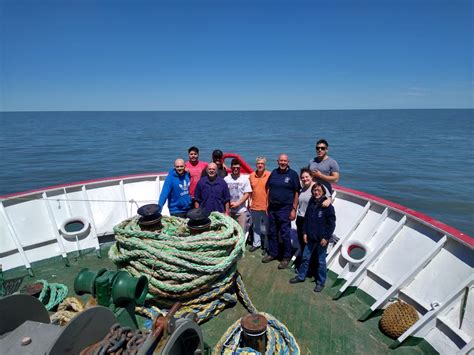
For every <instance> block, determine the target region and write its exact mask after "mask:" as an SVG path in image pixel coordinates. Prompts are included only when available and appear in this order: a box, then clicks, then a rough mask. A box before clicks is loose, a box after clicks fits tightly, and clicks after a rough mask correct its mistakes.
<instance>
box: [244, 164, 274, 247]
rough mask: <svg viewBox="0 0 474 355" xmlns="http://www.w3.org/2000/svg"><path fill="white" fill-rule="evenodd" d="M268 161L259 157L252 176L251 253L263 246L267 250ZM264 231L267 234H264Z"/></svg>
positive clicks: (250, 178)
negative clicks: (266, 168) (266, 166)
mask: <svg viewBox="0 0 474 355" xmlns="http://www.w3.org/2000/svg"><path fill="white" fill-rule="evenodd" d="M266 162H267V159H266V158H265V157H261V156H259V157H257V159H256V170H255V171H254V172H253V173H251V174H250V176H249V180H250V186H251V187H252V193H251V194H250V215H251V216H252V228H253V243H252V246H251V247H250V249H249V250H250V252H254V251H255V250H257V249H259V248H260V247H261V246H262V237H263V247H264V249H265V248H267V238H266V236H267V231H268V216H267V203H268V201H267V190H266V187H265V186H266V184H267V180H268V177H269V176H270V172H269V171H267V170H265V164H266ZM263 229H264V230H265V233H264V234H263Z"/></svg>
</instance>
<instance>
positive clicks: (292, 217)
mask: <svg viewBox="0 0 474 355" xmlns="http://www.w3.org/2000/svg"><path fill="white" fill-rule="evenodd" d="M299 195H300V194H299V193H298V192H295V197H294V198H293V207H292V208H291V213H290V221H294V220H295V219H296V210H297V209H298V196H299Z"/></svg>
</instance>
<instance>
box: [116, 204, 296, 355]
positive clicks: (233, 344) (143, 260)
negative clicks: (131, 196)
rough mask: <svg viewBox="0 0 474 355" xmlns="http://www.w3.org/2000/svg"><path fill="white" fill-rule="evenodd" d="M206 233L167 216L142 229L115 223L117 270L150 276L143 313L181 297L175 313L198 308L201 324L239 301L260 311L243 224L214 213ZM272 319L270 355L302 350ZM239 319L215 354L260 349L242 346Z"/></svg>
mask: <svg viewBox="0 0 474 355" xmlns="http://www.w3.org/2000/svg"><path fill="white" fill-rule="evenodd" d="M210 219H211V227H210V230H209V231H207V232H203V233H201V234H197V235H191V233H190V232H189V229H188V228H187V226H186V220H184V219H181V218H177V217H166V216H163V218H162V220H161V223H162V224H163V228H162V230H160V231H158V232H150V231H142V230H141V228H140V226H139V224H138V220H139V217H138V216H136V217H133V218H130V219H127V220H125V221H123V222H122V223H120V224H118V225H117V226H115V227H114V232H115V238H116V241H117V242H116V243H115V244H114V245H113V246H112V247H111V249H110V251H109V258H110V259H111V260H112V261H113V262H114V263H115V264H116V265H117V267H118V268H121V269H125V270H127V271H128V272H129V273H130V274H131V275H132V276H135V277H138V276H141V275H146V276H147V277H148V280H149V295H148V297H147V298H148V300H149V302H148V304H151V305H152V307H150V308H148V311H147V309H145V308H143V309H142V310H141V311H142V312H141V313H145V314H147V313H150V314H151V313H152V312H150V311H151V310H153V313H154V312H158V313H161V314H163V313H164V312H163V311H161V310H160V308H170V307H171V306H172V305H173V304H174V303H175V302H176V301H180V302H181V303H182V307H181V309H180V310H179V311H178V312H177V314H176V316H178V317H179V316H180V315H182V314H184V313H189V312H193V313H195V314H196V316H197V322H198V323H199V324H201V323H203V322H205V321H207V320H209V319H211V318H212V317H214V316H216V315H217V314H219V313H220V312H221V311H222V310H223V309H224V308H225V307H227V306H229V305H234V304H235V303H237V301H238V300H240V301H241V302H242V304H243V305H244V306H245V307H246V309H247V310H248V311H249V312H251V313H257V312H258V311H257V309H256V308H255V306H254V305H253V304H252V301H251V300H250V298H249V296H248V293H247V292H246V290H245V286H244V284H243V281H242V277H241V276H240V274H239V273H238V272H237V261H238V260H239V259H240V258H241V257H242V256H243V253H244V248H245V238H244V234H243V231H242V228H241V227H240V226H239V225H238V223H237V222H236V221H234V220H233V219H232V218H230V217H226V216H224V215H222V214H220V213H216V212H213V213H211V215H210ZM263 315H264V316H265V317H266V318H267V320H268V327H267V338H268V341H267V353H268V354H274V353H276V354H299V352H300V350H299V347H298V344H296V341H295V339H294V337H293V335H292V334H291V333H290V332H289V331H288V329H287V328H286V327H285V326H284V325H283V324H281V323H280V322H279V321H278V320H277V319H275V318H274V317H273V316H271V315H269V314H265V313H263ZM239 339H240V320H239V321H237V322H236V323H235V324H234V325H233V326H232V327H231V328H229V329H228V331H227V332H226V333H225V334H224V336H223V337H222V338H221V341H219V343H218V345H217V346H216V349H215V351H216V353H220V354H231V353H235V352H237V353H244V352H247V353H255V351H254V350H253V349H239V348H238V345H239V344H238V343H239Z"/></svg>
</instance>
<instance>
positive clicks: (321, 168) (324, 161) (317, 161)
mask: <svg viewBox="0 0 474 355" xmlns="http://www.w3.org/2000/svg"><path fill="white" fill-rule="evenodd" d="M328 148H329V144H328V142H327V141H326V140H325V139H320V140H319V141H317V143H316V157H315V158H314V159H311V160H310V161H309V164H308V168H309V169H310V170H311V175H312V176H313V179H314V181H318V182H320V183H322V184H324V186H326V187H327V188H328V190H329V192H330V193H332V186H331V184H332V183H336V182H338V181H339V165H338V164H337V161H335V160H334V159H333V158H331V157H329V155H328V152H329V149H328Z"/></svg>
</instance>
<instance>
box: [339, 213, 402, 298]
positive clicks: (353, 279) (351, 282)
mask: <svg viewBox="0 0 474 355" xmlns="http://www.w3.org/2000/svg"><path fill="white" fill-rule="evenodd" d="M406 219H407V218H406V216H403V218H402V219H401V220H400V221H399V222H398V223H397V225H396V227H395V228H394V230H393V231H392V232H391V233H390V234H389V235H388V236H387V237H385V239H384V240H382V242H381V243H380V244H379V245H378V246H377V247H376V248H375V249H374V251H373V252H372V253H370V255H369V256H368V257H367V258H366V259H365V260H364V262H363V263H362V264H361V265H360V266H359V268H358V269H357V270H356V271H354V273H353V274H352V275H351V276H350V277H349V278H348V279H347V281H346V283H345V284H344V285H342V287H341V288H340V289H339V291H337V293H336V295H335V296H334V297H333V299H335V300H337V299H338V298H340V297H341V296H342V295H343V294H344V292H346V290H347V289H348V288H349V287H350V286H353V285H354V284H355V283H356V282H357V280H358V279H359V277H360V276H361V275H362V273H363V272H365V271H366V270H367V268H368V267H369V265H370V264H371V263H372V262H373V261H374V259H375V258H376V257H377V256H379V255H380V252H381V251H382V250H383V249H384V248H385V247H386V246H387V245H388V244H390V243H391V242H392V241H393V239H394V238H395V237H396V235H397V234H398V233H399V232H400V231H401V230H402V228H403V226H404V225H405V222H406Z"/></svg>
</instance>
